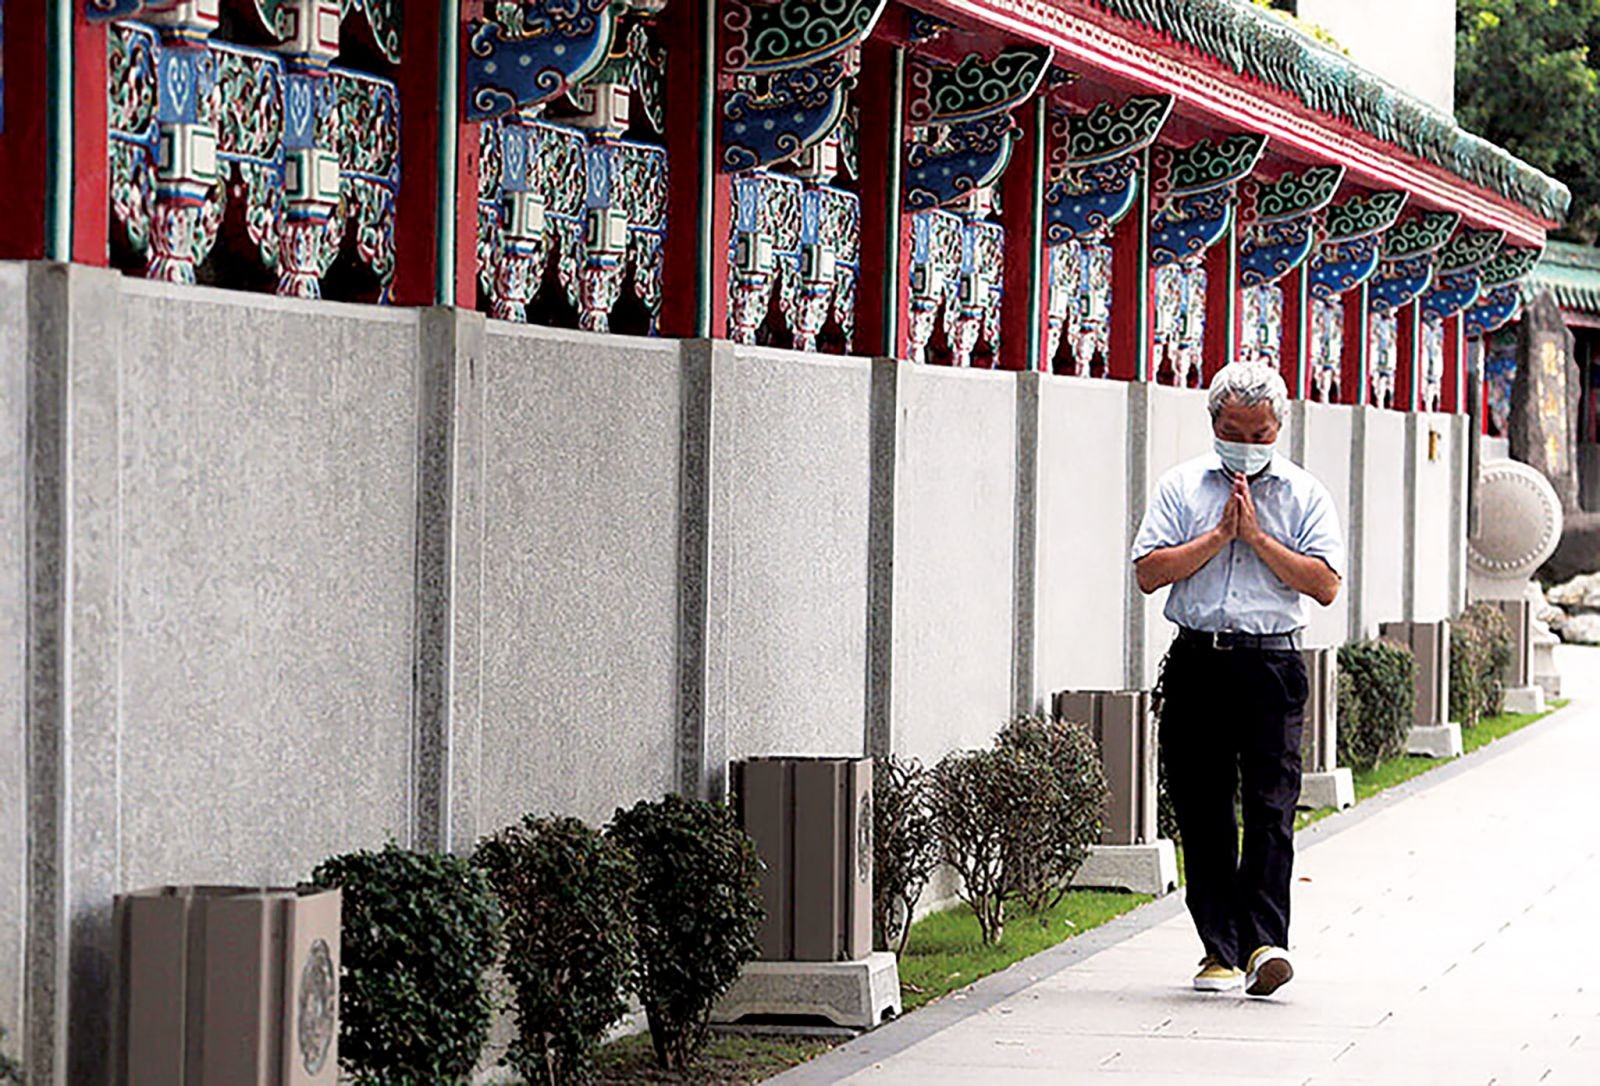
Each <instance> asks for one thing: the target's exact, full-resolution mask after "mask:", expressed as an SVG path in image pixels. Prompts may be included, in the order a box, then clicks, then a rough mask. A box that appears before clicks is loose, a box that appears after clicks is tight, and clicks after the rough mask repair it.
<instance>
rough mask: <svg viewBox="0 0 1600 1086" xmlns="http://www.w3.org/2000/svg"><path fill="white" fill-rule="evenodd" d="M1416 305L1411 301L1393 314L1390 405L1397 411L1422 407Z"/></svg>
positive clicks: (1419, 344)
mask: <svg viewBox="0 0 1600 1086" xmlns="http://www.w3.org/2000/svg"><path fill="white" fill-rule="evenodd" d="M1419 305H1420V303H1419V302H1410V303H1408V304H1406V305H1404V306H1402V307H1401V308H1400V311H1399V313H1397V314H1396V315H1395V337H1394V341H1395V352H1394V354H1395V359H1394V397H1393V398H1392V399H1391V400H1390V401H1389V406H1390V407H1392V408H1394V410H1396V411H1415V410H1417V408H1418V407H1420V406H1421V405H1422V387H1421V386H1422V380H1421V378H1422V374H1421V372H1420V369H1421V361H1422V328H1421V326H1420V325H1419V324H1418V323H1417V322H1418V307H1419Z"/></svg>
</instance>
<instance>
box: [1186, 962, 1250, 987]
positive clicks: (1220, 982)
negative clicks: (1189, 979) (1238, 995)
mask: <svg viewBox="0 0 1600 1086" xmlns="http://www.w3.org/2000/svg"><path fill="white" fill-rule="evenodd" d="M1243 980H1244V973H1243V971H1241V970H1238V969H1235V968H1234V967H1233V966H1231V965H1223V964H1222V963H1221V962H1219V961H1217V958H1216V955H1214V954H1207V955H1206V956H1205V957H1204V958H1201V959H1200V972H1198V973H1196V974H1195V975H1194V987H1195V990H1196V991H1199V992H1226V991H1230V990H1232V989H1234V988H1237V987H1239V985H1240V983H1241V982H1242V981H1243Z"/></svg>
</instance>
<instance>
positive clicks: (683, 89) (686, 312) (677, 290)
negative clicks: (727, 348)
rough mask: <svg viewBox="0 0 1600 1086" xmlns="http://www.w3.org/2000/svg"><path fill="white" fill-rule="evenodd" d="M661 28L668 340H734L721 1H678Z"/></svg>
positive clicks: (665, 331)
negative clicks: (721, 138) (720, 71)
mask: <svg viewBox="0 0 1600 1086" xmlns="http://www.w3.org/2000/svg"><path fill="white" fill-rule="evenodd" d="M672 8H673V10H672V13H671V18H666V19H663V20H662V21H661V29H662V38H663V41H662V44H663V45H664V46H665V48H666V53H667V57H668V60H667V77H666V84H667V101H666V112H667V132H666V140H667V165H668V170H667V178H668V182H667V183H668V190H667V191H668V199H669V203H668V211H667V243H666V253H665V256H664V261H665V263H664V268H663V272H664V274H663V291H664V296H663V298H662V302H661V333H662V335H665V336H673V337H677V338H681V339H703V338H712V337H720V338H726V337H727V335H728V237H729V231H730V230H731V229H732V226H733V218H732V203H731V201H732V194H733V188H732V184H731V181H730V178H729V176H728V174H726V173H724V172H723V171H722V169H721V168H720V166H719V163H718V147H717V131H718V128H719V126H720V117H721V115H720V113H719V106H718V102H717V22H716V2H715V0H673V5H672Z"/></svg>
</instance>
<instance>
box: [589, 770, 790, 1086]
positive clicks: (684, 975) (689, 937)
mask: <svg viewBox="0 0 1600 1086" xmlns="http://www.w3.org/2000/svg"><path fill="white" fill-rule="evenodd" d="M606 835H607V836H608V837H610V838H611V839H612V840H613V841H615V842H616V843H617V844H619V845H621V846H622V847H623V848H625V849H627V850H628V851H629V852H631V853H632V854H633V857H634V861H635V863H636V864H637V865H638V869H639V883H638V886H637V888H636V889H635V891H634V895H633V922H634V932H635V935H636V937H637V939H638V943H639V974H638V992H639V998H640V1000H641V1001H642V1002H643V1003H644V1010H645V1016H646V1018H647V1019H648V1021H649V1023H650V1041H651V1043H652V1045H653V1046H654V1048H655V1054H656V1062H657V1063H659V1064H660V1065H661V1066H662V1067H663V1068H666V1069H668V1070H673V1071H683V1070H685V1069H686V1068H687V1067H688V1066H689V1064H690V1063H691V1062H692V1061H693V1059H694V1057H695V1054H696V1053H697V1052H698V1051H699V1049H700V1046H701V1045H702V1044H704V1043H705V1039H706V1028H707V1021H708V1019H709V1018H710V1015H711V1008H712V1006H713V1005H714V1004H715V1003H716V1001H717V1000H718V999H720V998H721V997H722V995H723V993H725V992H726V991H727V990H728V988H729V987H730V986H731V985H732V984H733V982H734V981H735V980H737V979H738V977H739V970H740V969H742V968H743V967H744V964H745V963H746V962H748V961H750V960H751V959H753V958H754V957H755V956H756V954H757V953H758V952H759V950H760V945H759V943H758V941H757V934H758V932H759V929H760V927H761V921H762V920H763V918H764V916H765V913H764V911H763V909H762V907H761V893H760V877H761V860H760V859H759V858H758V857H757V856H756V848H755V844H754V842H752V841H751V840H750V838H749V837H748V836H746V835H745V832H744V831H743V830H741V829H740V828H739V825H738V823H737V822H736V821H735V819H734V816H733V814H732V812H731V811H729V810H728V808H726V807H724V806H721V805H720V804H712V803H706V802H703V801H701V800H695V799H684V798H683V797H681V796H667V797H666V798H665V799H663V800H661V801H659V802H656V803H650V802H641V803H638V804H636V805H635V806H634V807H632V808H630V809H629V810H626V811H623V810H619V811H617V813H616V814H615V815H614V816H612V819H611V824H610V825H609V826H608V827H607V828H606Z"/></svg>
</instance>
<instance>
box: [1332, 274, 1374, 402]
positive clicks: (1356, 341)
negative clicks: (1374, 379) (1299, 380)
mask: <svg viewBox="0 0 1600 1086" xmlns="http://www.w3.org/2000/svg"><path fill="white" fill-rule="evenodd" d="M1367 401H1368V395H1367V288H1366V287H1365V286H1360V287H1357V288H1355V289H1354V290H1352V291H1349V292H1348V293H1346V294H1345V295H1344V366H1343V368H1342V370H1341V372H1340V375H1339V402H1340V403H1351V404H1362V405H1365V404H1366V403H1367Z"/></svg>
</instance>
